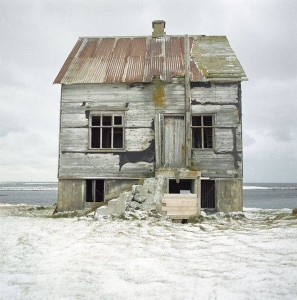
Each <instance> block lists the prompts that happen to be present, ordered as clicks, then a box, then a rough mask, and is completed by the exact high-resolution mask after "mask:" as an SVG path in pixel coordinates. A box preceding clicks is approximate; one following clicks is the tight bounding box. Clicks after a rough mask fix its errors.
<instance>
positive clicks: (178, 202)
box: [162, 199, 198, 207]
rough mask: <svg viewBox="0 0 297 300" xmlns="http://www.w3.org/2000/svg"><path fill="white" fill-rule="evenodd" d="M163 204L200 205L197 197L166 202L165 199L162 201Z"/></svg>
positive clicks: (170, 205)
mask: <svg viewBox="0 0 297 300" xmlns="http://www.w3.org/2000/svg"><path fill="white" fill-rule="evenodd" d="M162 205H163V206H166V207H168V206H169V207H173V206H185V205H188V206H191V207H198V202H197V199H195V201H191V202H190V201H169V202H166V201H165V200H163V201H162Z"/></svg>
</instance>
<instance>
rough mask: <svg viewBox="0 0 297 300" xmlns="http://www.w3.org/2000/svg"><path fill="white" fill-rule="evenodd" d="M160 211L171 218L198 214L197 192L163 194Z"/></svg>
mask: <svg viewBox="0 0 297 300" xmlns="http://www.w3.org/2000/svg"><path fill="white" fill-rule="evenodd" d="M162 211H163V212H166V214H167V216H169V217H170V218H171V219H188V218H189V217H191V216H197V214H198V197H197V194H164V196H163V199H162Z"/></svg>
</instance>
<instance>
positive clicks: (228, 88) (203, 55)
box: [54, 21, 247, 212]
mask: <svg viewBox="0 0 297 300" xmlns="http://www.w3.org/2000/svg"><path fill="white" fill-rule="evenodd" d="M164 28H165V22H164V21H154V22H153V33H152V35H151V36H141V37H137V36H134V37H82V38H79V39H78V41H77V43H76V45H75V46H74V48H73V50H72V51H71V53H70V54H69V56H68V58H67V59H66V61H65V63H64V65H63V67H62V69H61V70H60V72H59V74H58V76H57V77H56V79H55V81H54V83H59V84H61V109H60V140H59V144H60V145H59V167H58V168H59V170H58V178H59V199H58V211H63V210H75V209H82V208H83V207H84V206H85V203H86V202H93V201H94V202H96V201H108V200H110V199H112V198H115V197H117V196H118V195H119V194H120V193H121V192H122V191H126V190H130V189H131V187H132V185H133V184H140V183H141V182H143V179H144V178H150V177H155V176H156V174H158V175H164V176H165V177H166V178H167V183H168V184H167V187H166V189H167V190H166V191H165V192H166V193H179V192H183V191H187V190H188V191H191V192H196V193H199V195H200V196H201V206H202V208H209V209H216V210H217V211H225V212H228V211H240V210H242V113H241V108H242V105H241V81H243V80H247V78H246V75H245V73H244V71H243V69H242V67H241V65H240V63H239V61H238V59H237V58H236V56H235V54H234V52H233V51H232V49H231V47H230V45H229V43H228V40H227V38H226V37H225V36H204V35H185V36H173V35H170V36H168V35H166V34H165V31H164ZM172 174H174V176H173V177H172ZM200 174H201V178H200V177H199V180H194V179H195V176H197V177H198V176H200ZM196 179H197V178H196ZM193 182H195V185H196V184H197V182H198V183H199V184H198V186H195V187H193Z"/></svg>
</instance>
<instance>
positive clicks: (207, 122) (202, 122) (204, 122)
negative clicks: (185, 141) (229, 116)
mask: <svg viewBox="0 0 297 300" xmlns="http://www.w3.org/2000/svg"><path fill="white" fill-rule="evenodd" d="M191 127H192V148H198V149H209V148H213V116H212V115H199V116H192V124H191Z"/></svg>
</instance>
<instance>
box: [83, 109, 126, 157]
mask: <svg viewBox="0 0 297 300" xmlns="http://www.w3.org/2000/svg"><path fill="white" fill-rule="evenodd" d="M99 116H100V125H92V120H93V117H99ZM117 116H120V117H122V124H120V125H115V124H114V118H115V117H117ZM103 117H111V118H112V123H111V125H103ZM125 127H126V126H125V112H124V111H120V110H117V111H105V110H104V111H103V110H102V111H101V110H100V111H91V112H90V114H89V125H88V132H89V141H88V146H89V150H90V151H95V152H106V151H109V152H118V151H120V152H122V151H125ZM93 128H99V129H100V141H99V143H100V148H95V147H92V129H93ZM102 128H111V147H110V148H103V147H102V146H103V145H102ZM114 128H122V130H123V135H122V138H123V142H122V147H121V148H114V145H113V137H114Z"/></svg>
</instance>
